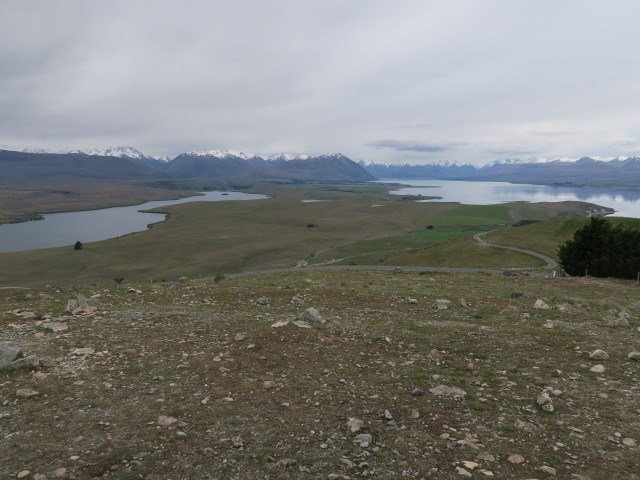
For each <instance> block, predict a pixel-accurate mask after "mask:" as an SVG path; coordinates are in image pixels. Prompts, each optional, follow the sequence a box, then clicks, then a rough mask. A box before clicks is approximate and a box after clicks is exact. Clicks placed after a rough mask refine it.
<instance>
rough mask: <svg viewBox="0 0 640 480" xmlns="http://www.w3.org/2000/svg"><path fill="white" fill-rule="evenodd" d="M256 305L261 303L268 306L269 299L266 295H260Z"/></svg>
mask: <svg viewBox="0 0 640 480" xmlns="http://www.w3.org/2000/svg"><path fill="white" fill-rule="evenodd" d="M256 305H262V306H263V307H268V306H269V300H268V299H267V298H266V297H260V298H258V300H256Z"/></svg>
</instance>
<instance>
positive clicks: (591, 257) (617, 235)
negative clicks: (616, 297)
mask: <svg viewBox="0 0 640 480" xmlns="http://www.w3.org/2000/svg"><path fill="white" fill-rule="evenodd" d="M558 257H559V258H560V265H561V266H562V268H564V270H565V272H567V273H568V274H569V275H572V276H584V275H591V276H593V277H616V278H636V277H637V276H638V272H640V230H633V229H631V228H629V227H625V226H623V225H617V226H616V227H613V226H612V225H611V223H610V222H609V221H608V220H605V219H604V218H598V217H592V218H591V222H590V223H589V224H588V225H585V226H584V227H582V228H581V229H579V230H577V231H576V232H575V233H574V235H573V238H572V239H571V240H569V241H568V242H567V243H565V244H564V245H562V246H560V249H559V250H558Z"/></svg>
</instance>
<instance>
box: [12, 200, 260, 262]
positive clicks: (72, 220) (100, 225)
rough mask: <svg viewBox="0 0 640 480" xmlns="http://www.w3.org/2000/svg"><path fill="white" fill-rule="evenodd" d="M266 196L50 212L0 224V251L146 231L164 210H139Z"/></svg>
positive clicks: (158, 219)
mask: <svg viewBox="0 0 640 480" xmlns="http://www.w3.org/2000/svg"><path fill="white" fill-rule="evenodd" d="M265 198H269V197H267V196H266V195H256V194H250V193H242V192H206V193H204V194H203V195H200V196H194V197H186V198H180V199H178V200H159V201H153V202H147V203H143V204H141V205H132V206H128V207H113V208H104V209H101V210H88V211H84V212H65V213H51V214H46V215H43V216H44V220H35V221H31V222H22V223H10V224H4V225H0V252H15V251H19V250H33V249H36V248H49V247H63V246H65V245H68V246H69V247H70V248H71V247H72V246H73V245H74V244H75V243H76V242H77V241H80V242H82V243H86V242H96V241H98V240H106V239H108V238H114V237H120V236H122V235H127V234H129V233H133V232H140V231H143V230H146V229H147V228H148V225H149V224H151V223H157V222H162V221H163V220H164V219H165V215H164V214H163V213H147V212H141V211H140V210H150V209H152V208H157V207H164V206H167V205H176V204H178V203H188V202H222V201H227V200H260V199H265Z"/></svg>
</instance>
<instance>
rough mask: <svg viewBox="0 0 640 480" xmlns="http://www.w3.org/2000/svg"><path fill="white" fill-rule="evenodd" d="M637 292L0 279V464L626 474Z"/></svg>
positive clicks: (373, 282)
mask: <svg viewBox="0 0 640 480" xmlns="http://www.w3.org/2000/svg"><path fill="white" fill-rule="evenodd" d="M639 293H640V286H638V285H637V284H635V283H632V282H626V281H617V280H606V279H594V278H588V277H587V278H539V277H528V276H509V277H507V276H502V275H489V274H455V273H426V274H425V273H423V274H419V273H417V272H415V273H401V272H400V271H396V272H381V271H371V272H354V271H341V272H296V273H281V274H274V275H269V276H257V277H244V278H234V279H226V280H221V281H219V282H213V281H212V282H202V283H191V282H188V281H185V282H180V283H156V284H127V283H126V282H125V283H122V284H115V283H114V284H113V285H107V286H78V287H59V288H57V287H46V288H38V289H28V290H0V302H1V303H0V305H1V307H0V310H1V312H0V342H9V343H10V344H13V345H15V346H17V347H19V348H20V349H22V356H23V358H24V357H30V356H32V355H35V356H36V357H37V368H36V369H30V368H29V366H28V365H27V366H26V367H24V365H23V368H16V369H12V370H7V369H6V368H5V369H4V370H0V435H1V442H2V443H1V448H0V478H28V479H51V478H67V479H90V478H112V479H138V478H144V479H173V480H178V479H192V478H193V479H254V480H258V479H309V480H311V479H313V480H315V479H335V480H337V479H360V478H370V479H405V478H409V479H411V478H414V479H421V478H424V479H427V478H433V479H436V478H437V479H464V478H477V479H480V478H502V479H546V478H558V479H583V480H585V479H593V480H596V479H638V478H640V447H639V446H638V444H640V361H639V359H640V353H638V352H640V329H639V326H640V322H639V321H638V315H639V314H640V300H639V298H640V297H639V295H638V294H639ZM79 294H80V295H81V296H80V297H79V296H78V295H79ZM83 298H84V300H83ZM70 300H75V303H74V302H71V303H69V301H70ZM65 309H69V310H71V312H69V311H65ZM18 360H19V359H18ZM25 363H27V364H28V363H29V362H24V361H23V362H22V364H25ZM22 364H21V365H22Z"/></svg>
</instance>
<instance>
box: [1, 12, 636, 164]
mask: <svg viewBox="0 0 640 480" xmlns="http://www.w3.org/2000/svg"><path fill="white" fill-rule="evenodd" d="M639 21H640V2H639V1H638V0H607V1H605V0H597V1H593V0H442V1H440V0H233V1H230V0H224V1H222V0H180V1H177V0H175V1H162V0H136V1H131V0H126V1H122V0H109V1H106V0H105V1H98V0H92V1H88V0H56V1H52V0H2V1H1V2H0V145H22V146H28V147H35V148H50V149H81V150H82V149H91V148H105V147H109V146H118V145H130V146H133V147H135V148H138V149H139V150H141V151H143V152H145V153H148V154H152V155H167V156H169V157H173V156H175V155H177V154H179V153H182V152H185V151H190V150H203V149H220V150H226V149H232V148H233V149H239V150H243V151H248V152H253V153H259V154H270V153H277V152H290V153H310V154H320V153H328V152H331V153H334V152H341V153H343V154H344V155H346V156H348V157H350V158H353V159H367V160H372V161H377V162H385V163H397V162H410V163H427V162H434V161H458V162H468V163H475V164H482V163H486V162H489V161H493V160H498V159H507V158H521V159H529V158H555V157H569V158H576V157H580V156H586V155H591V156H618V155H631V154H640V28H639V27H638V22H639Z"/></svg>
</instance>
